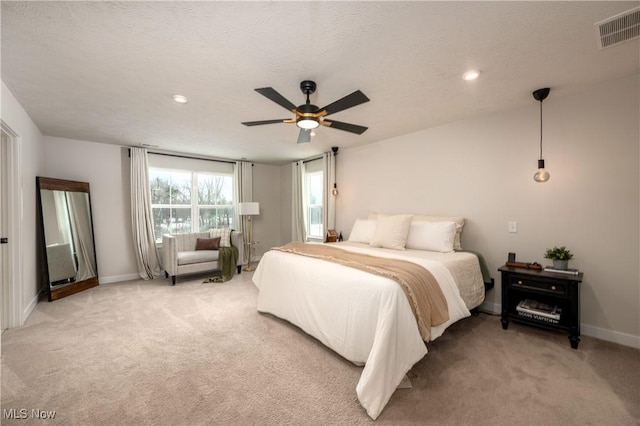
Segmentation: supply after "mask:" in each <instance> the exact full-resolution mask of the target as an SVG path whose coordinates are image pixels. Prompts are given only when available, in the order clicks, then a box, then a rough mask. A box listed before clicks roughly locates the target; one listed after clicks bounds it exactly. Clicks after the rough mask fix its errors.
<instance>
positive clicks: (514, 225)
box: [509, 222, 518, 232]
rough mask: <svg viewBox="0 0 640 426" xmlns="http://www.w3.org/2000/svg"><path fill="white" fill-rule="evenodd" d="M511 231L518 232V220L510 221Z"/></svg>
mask: <svg viewBox="0 0 640 426" xmlns="http://www.w3.org/2000/svg"><path fill="white" fill-rule="evenodd" d="M509 232H518V222H509Z"/></svg>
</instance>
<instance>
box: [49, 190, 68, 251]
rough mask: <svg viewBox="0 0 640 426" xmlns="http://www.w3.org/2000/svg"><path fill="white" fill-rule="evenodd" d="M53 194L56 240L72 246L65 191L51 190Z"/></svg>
mask: <svg viewBox="0 0 640 426" xmlns="http://www.w3.org/2000/svg"><path fill="white" fill-rule="evenodd" d="M51 193H52V195H53V205H54V206H55V208H56V219H57V221H58V232H59V233H58V235H56V236H57V237H59V239H57V240H56V241H58V242H59V243H60V244H69V247H71V246H72V244H73V242H72V235H71V223H70V222H69V207H68V206H67V192H66V191H51Z"/></svg>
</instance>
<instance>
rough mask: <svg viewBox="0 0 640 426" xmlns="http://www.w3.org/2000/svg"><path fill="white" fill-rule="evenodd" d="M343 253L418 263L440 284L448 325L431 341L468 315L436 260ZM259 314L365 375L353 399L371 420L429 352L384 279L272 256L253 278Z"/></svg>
mask: <svg viewBox="0 0 640 426" xmlns="http://www.w3.org/2000/svg"><path fill="white" fill-rule="evenodd" d="M335 246H336V247H340V248H343V249H345V250H351V251H358V252H362V253H369V254H373V255H377V256H386V257H396V258H402V259H405V260H409V261H412V262H415V263H418V264H420V265H422V266H424V267H425V268H427V269H428V270H429V271H431V273H432V274H433V276H434V277H435V278H436V279H437V280H438V283H439V284H440V287H441V288H442V292H443V293H444V295H445V297H446V299H447V303H448V308H449V321H447V322H446V323H445V324H442V325H440V326H437V327H433V328H432V330H431V340H434V339H436V338H438V337H439V336H441V335H442V333H443V332H444V330H445V329H446V328H447V327H448V326H449V325H450V324H452V323H454V322H456V321H458V320H460V319H461V318H464V317H467V316H469V310H468V309H467V307H466V306H465V303H464V302H463V300H462V299H461V298H460V294H459V291H458V287H457V286H456V283H455V281H454V279H453V276H452V275H451V273H450V272H449V270H448V269H447V268H446V267H445V266H443V265H442V263H441V262H437V261H431V260H426V259H419V258H412V257H403V256H402V252H398V253H397V254H394V253H389V252H388V251H384V250H382V251H381V250H377V249H373V248H368V247H366V246H365V247H354V246H345V245H339V244H337V245H335ZM253 282H254V283H255V285H256V286H257V287H258V289H259V295H258V311H260V312H268V313H271V314H273V315H275V316H277V317H279V318H282V319H285V320H287V321H289V322H291V323H292V324H295V325H297V326H298V327H300V328H301V329H303V330H304V331H305V332H306V333H308V334H310V335H312V336H314V337H315V338H317V339H318V340H320V341H321V342H322V343H324V344H325V345H326V346H328V347H330V348H331V349H333V350H334V351H336V352H337V353H338V354H340V355H341V356H343V357H344V358H346V359H348V360H350V361H351V362H353V363H355V364H357V365H362V364H364V370H363V372H362V375H361V377H360V381H359V382H358V385H357V387H356V392H357V394H358V400H359V401H360V403H361V404H362V406H363V407H364V408H365V410H366V411H367V414H369V416H370V417H371V418H372V419H374V420H375V419H376V418H377V417H378V416H379V415H380V413H381V412H382V410H383V409H384V407H385V405H386V404H387V402H388V401H389V398H391V395H392V394H393V392H394V391H395V389H396V388H397V387H398V385H399V384H400V382H401V381H402V378H403V377H404V375H405V374H406V373H407V372H408V371H409V369H410V368H411V367H412V366H413V365H414V364H415V363H416V362H418V361H419V360H420V359H422V357H423V356H424V355H425V354H426V353H427V348H426V346H425V344H424V342H423V341H422V338H421V337H420V333H419V331H418V326H417V324H416V320H415V318H414V316H413V313H412V311H411V307H410V306H409V302H408V301H407V298H406V296H405V294H404V292H403V291H402V289H401V288H400V286H399V285H398V284H397V283H396V282H395V281H393V280H390V279H388V278H384V277H380V276H376V275H372V274H370V273H367V272H364V271H360V270H357V269H353V268H349V267H346V266H342V265H339V264H335V263H331V262H326V261H323V260H319V259H314V258H310V257H305V256H300V255H295V254H291V253H284V252H280V251H276V250H271V251H269V252H267V253H265V254H264V256H263V257H262V259H261V260H260V263H259V264H258V268H257V269H256V271H255V273H254V275H253Z"/></svg>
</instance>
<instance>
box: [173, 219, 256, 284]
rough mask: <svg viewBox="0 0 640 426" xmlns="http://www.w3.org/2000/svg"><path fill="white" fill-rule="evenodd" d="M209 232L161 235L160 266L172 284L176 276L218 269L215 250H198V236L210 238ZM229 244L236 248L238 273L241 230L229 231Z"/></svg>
mask: <svg viewBox="0 0 640 426" xmlns="http://www.w3.org/2000/svg"><path fill="white" fill-rule="evenodd" d="M210 237H211V236H210V233H209V232H192V233H187V234H164V235H163V236H162V266H163V267H164V270H165V276H166V277H167V278H168V277H171V283H172V285H175V284H176V276H178V275H184V274H193V273H196V272H203V271H216V270H220V264H219V262H218V255H219V252H218V251H217V250H198V251H196V242H197V241H198V238H210ZM231 245H232V246H234V247H237V248H238V262H237V265H236V267H237V269H238V274H239V273H240V272H241V270H242V262H243V259H244V237H243V235H242V232H238V231H231Z"/></svg>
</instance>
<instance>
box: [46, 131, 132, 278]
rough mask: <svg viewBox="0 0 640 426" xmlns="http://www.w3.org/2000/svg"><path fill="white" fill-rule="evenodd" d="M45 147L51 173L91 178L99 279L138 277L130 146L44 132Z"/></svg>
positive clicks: (49, 172)
mask: <svg viewBox="0 0 640 426" xmlns="http://www.w3.org/2000/svg"><path fill="white" fill-rule="evenodd" d="M44 153H45V157H46V161H45V163H46V165H45V174H46V176H47V177H52V178H56V179H68V180H76V181H81V182H89V186H90V189H91V210H92V213H93V226H94V235H95V243H96V257H97V259H98V276H99V279H100V283H108V282H114V281H123V280H128V279H134V278H136V277H137V276H138V274H137V267H136V261H135V257H134V252H133V242H132V239H131V207H130V206H131V201H130V193H131V191H130V184H129V157H128V150H127V149H126V148H123V147H121V146H117V145H109V144H103V143H95V142H87V141H77V140H72V139H63V138H55V137H50V136H45V137H44Z"/></svg>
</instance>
